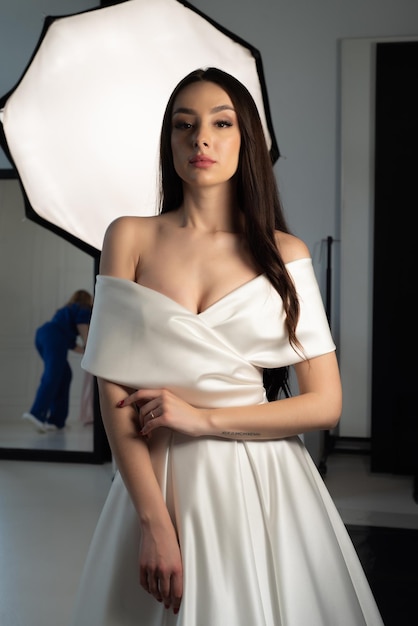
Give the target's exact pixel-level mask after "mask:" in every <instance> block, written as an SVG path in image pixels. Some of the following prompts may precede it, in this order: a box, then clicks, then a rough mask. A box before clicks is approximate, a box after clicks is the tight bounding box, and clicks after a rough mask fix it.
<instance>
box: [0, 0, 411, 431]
mask: <svg viewBox="0 0 418 626" xmlns="http://www.w3.org/2000/svg"><path fill="white" fill-rule="evenodd" d="M150 1H152V0H150ZM98 4H99V3H98V2H97V3H94V2H89V1H87V0H84V1H83V0H31V2H27V0H13V2H12V0H0V10H1V19H0V58H1V59H2V60H3V59H6V58H7V64H5V65H4V64H3V63H2V71H1V74H0V95H2V94H4V93H5V92H6V91H8V90H9V89H10V88H11V87H12V86H13V85H14V83H15V82H16V80H17V79H18V77H19V76H20V73H21V71H22V70H23V68H24V66H25V65H26V62H27V60H28V58H29V56H30V53H31V51H32V50H33V46H34V44H35V43H36V41H37V39H38V36H39V33H40V29H41V25H42V22H43V17H44V15H46V14H49V13H51V14H55V15H56V14H63V13H66V12H68V13H69V12H76V11H77V10H81V9H82V8H89V7H92V6H95V5H98ZM192 4H193V5H194V6H195V7H196V8H197V9H199V10H201V11H202V12H203V13H205V14H206V15H207V16H209V17H210V18H212V19H213V20H215V21H216V22H218V23H219V24H221V25H222V26H223V27H225V28H227V29H229V30H231V31H232V32H234V33H236V34H238V35H239V36H240V37H242V38H243V39H244V40H246V41H247V42H249V43H250V44H252V45H253V46H255V47H256V48H258V50H259V51H260V52H261V55H262V60H263V65H264V71H265V76H266V82H267V88H268V93H269V100H270V108H271V114H272V119H273V126H274V129H275V133H276V136H277V139H278V143H279V147H280V150H281V152H282V155H283V156H282V158H281V159H279V162H278V164H277V165H276V173H277V178H278V181H279V184H280V187H281V191H282V197H283V200H284V204H285V207H286V210H287V214H288V217H289V222H290V226H291V227H292V229H293V230H294V232H295V233H296V234H297V235H299V236H301V237H302V238H303V239H305V241H306V242H307V244H308V246H309V247H310V250H311V253H312V254H313V257H314V264H315V269H316V271H317V275H318V278H319V280H320V284H321V287H322V288H324V284H325V258H326V255H325V248H324V245H323V240H324V239H325V238H326V237H327V236H328V235H331V236H333V237H335V238H337V239H339V237H340V225H341V216H340V192H341V189H340V149H341V145H340V101H339V98H340V48H341V46H340V42H341V39H342V38H354V37H379V38H383V37H398V36H409V35H410V36H413V35H416V34H417V31H418V2H416V0H349V1H348V0H345V1H342V0H194V2H192ZM162 18H163V16H162ZM5 163H6V162H5ZM6 166H7V165H2V164H1V162H0V168H1V167H6ZM339 248H340V244H339V243H335V244H334V246H333V249H334V255H333V256H334V281H333V282H334V290H333V291H334V301H333V317H332V327H333V331H334V336H335V338H336V340H337V343H338V344H339V343H340V341H339V340H340V312H339V295H338V294H339V252H340V249H339ZM352 324H353V325H352V328H351V331H350V332H352V333H353V335H354V336H355V335H356V332H357V331H356V320H355V319H353V320H352ZM339 348H340V345H339ZM356 367H358V368H359V371H360V374H361V370H362V368H366V364H365V363H362V362H359V361H358V360H357V361H356ZM363 373H364V376H366V377H367V371H366V369H364V372H363ZM366 413H367V411H366ZM369 418H370V416H368V415H365V423H364V427H362V431H361V432H362V433H364V434H365V435H368V434H370V431H369ZM357 432H358V431H357V429H356V433H357ZM356 433H354V432H350V426H349V422H348V426H347V429H346V431H345V434H346V435H350V434H351V435H353V434H356Z"/></svg>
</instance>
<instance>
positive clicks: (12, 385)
mask: <svg viewBox="0 0 418 626" xmlns="http://www.w3.org/2000/svg"><path fill="white" fill-rule="evenodd" d="M0 284H1V292H2V307H1V308H0V374H1V375H0V448H2V449H20V450H55V451H64V452H70V451H71V452H86V453H93V451H94V428H93V386H94V380H93V379H92V378H87V377H86V374H85V372H84V371H83V370H82V369H81V366H80V363H81V354H78V353H75V352H73V351H69V353H68V361H69V364H70V367H71V370H72V382H71V387H70V407H69V415H68V419H67V426H66V428H65V429H63V430H59V431H51V432H47V433H43V434H41V433H39V432H37V430H36V428H35V427H34V426H33V425H32V424H31V423H30V422H27V421H26V420H23V419H22V414H23V413H24V412H26V411H29V409H30V407H31V405H32V403H33V400H34V397H35V393H36V391H37V388H38V385H39V382H40V378H41V375H42V372H43V362H42V360H41V358H40V356H39V355H38V352H37V351H36V348H35V343H34V341H35V332H36V329H37V328H38V327H39V326H40V325H41V324H43V323H44V322H46V321H48V320H50V319H51V318H52V316H53V315H54V313H55V311H56V310H57V309H58V308H60V307H61V306H63V305H64V304H65V303H66V302H67V301H68V300H69V298H70V297H71V295H72V294H73V293H74V292H75V291H76V290H78V289H85V290H87V291H89V292H90V293H91V294H93V290H94V261H93V259H92V258H91V257H90V256H88V255H87V254H86V253H84V252H82V251H81V250H79V249H78V248H76V247H75V246H74V245H72V244H71V243H69V242H67V241H65V240H64V239H62V238H60V237H58V236H57V235H55V234H54V233H53V232H51V231H49V230H47V229H45V228H43V227H42V226H40V225H38V224H36V223H34V222H32V221H30V220H28V219H27V218H25V210H24V203H23V197H22V192H21V189H20V185H19V183H18V181H17V180H16V179H2V180H0Z"/></svg>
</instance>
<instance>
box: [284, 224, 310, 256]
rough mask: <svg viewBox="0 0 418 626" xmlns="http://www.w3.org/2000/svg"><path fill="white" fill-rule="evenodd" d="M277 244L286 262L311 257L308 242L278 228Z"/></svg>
mask: <svg viewBox="0 0 418 626" xmlns="http://www.w3.org/2000/svg"><path fill="white" fill-rule="evenodd" d="M276 244H277V247H278V249H279V251H280V254H281V256H282V259H283V262H284V263H291V262H292V261H297V260H299V259H310V258H311V253H310V252H309V248H308V246H307V245H306V243H305V242H304V241H302V239H299V238H298V237H295V236H294V235H290V234H289V233H283V232H282V231H280V230H276Z"/></svg>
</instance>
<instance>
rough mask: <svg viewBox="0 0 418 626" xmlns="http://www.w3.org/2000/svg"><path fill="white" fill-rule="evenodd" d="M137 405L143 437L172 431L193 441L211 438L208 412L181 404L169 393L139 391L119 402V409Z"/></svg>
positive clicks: (163, 390)
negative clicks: (203, 436) (207, 417)
mask: <svg viewBox="0 0 418 626" xmlns="http://www.w3.org/2000/svg"><path fill="white" fill-rule="evenodd" d="M127 405H136V406H137V407H138V409H139V413H138V416H139V423H140V426H141V428H142V430H141V434H142V435H144V436H148V437H149V436H150V435H151V434H152V432H153V430H155V429H156V428H161V427H165V428H171V429H172V430H175V431H177V432H179V433H183V434H185V435H189V436H191V437H200V436H202V435H205V434H209V433H208V430H207V428H206V429H205V426H207V424H206V420H205V410H204V409H197V408H195V407H193V406H191V405H190V404H188V403H187V402H185V401H184V400H181V399H180V398H179V397H178V396H176V395H175V394H174V393H172V392H171V391H168V389H139V390H138V391H135V392H134V393H132V394H131V395H129V396H127V397H126V398H124V400H123V401H122V402H119V404H118V407H122V406H127Z"/></svg>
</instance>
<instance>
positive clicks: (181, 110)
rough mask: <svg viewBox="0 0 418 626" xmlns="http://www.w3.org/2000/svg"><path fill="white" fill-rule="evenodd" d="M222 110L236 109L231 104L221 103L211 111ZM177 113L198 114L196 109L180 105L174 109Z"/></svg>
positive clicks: (174, 113) (217, 111)
mask: <svg viewBox="0 0 418 626" xmlns="http://www.w3.org/2000/svg"><path fill="white" fill-rule="evenodd" d="M220 111H234V112H235V109H234V107H233V106H231V105H230V104H220V105H219V106H217V107H213V109H211V110H210V112H211V113H219V112H220ZM177 113H186V114H188V115H196V111H195V110H194V109H188V108H187V107H179V108H178V109H176V110H175V111H173V115H176V114H177Z"/></svg>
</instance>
